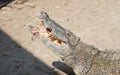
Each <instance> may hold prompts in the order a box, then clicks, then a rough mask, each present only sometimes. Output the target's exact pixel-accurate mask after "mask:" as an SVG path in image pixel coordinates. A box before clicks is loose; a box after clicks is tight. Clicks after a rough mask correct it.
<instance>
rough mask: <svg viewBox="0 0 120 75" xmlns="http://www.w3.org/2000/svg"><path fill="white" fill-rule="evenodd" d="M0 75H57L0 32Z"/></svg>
mask: <svg viewBox="0 0 120 75" xmlns="http://www.w3.org/2000/svg"><path fill="white" fill-rule="evenodd" d="M0 75H59V74H58V73H57V72H56V71H54V69H52V68H50V67H48V66H47V65H46V64H45V63H43V62H42V61H41V60H38V59H37V58H36V57H34V56H33V55H32V54H31V53H30V52H28V51H27V50H26V49H25V48H23V47H22V46H20V45H19V44H18V43H16V42H15V41H14V40H13V39H11V37H9V36H8V35H7V34H6V33H5V32H3V31H1V30H0Z"/></svg>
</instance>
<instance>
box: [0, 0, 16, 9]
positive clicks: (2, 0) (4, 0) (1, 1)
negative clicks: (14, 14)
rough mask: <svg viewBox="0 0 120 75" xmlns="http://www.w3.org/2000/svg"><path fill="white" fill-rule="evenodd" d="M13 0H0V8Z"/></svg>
mask: <svg viewBox="0 0 120 75" xmlns="http://www.w3.org/2000/svg"><path fill="white" fill-rule="evenodd" d="M13 1H14V0H0V9H1V8H2V7H4V6H6V5H7V4H9V3H11V2H13Z"/></svg>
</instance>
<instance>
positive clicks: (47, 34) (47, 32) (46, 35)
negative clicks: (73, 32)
mask: <svg viewBox="0 0 120 75" xmlns="http://www.w3.org/2000/svg"><path fill="white" fill-rule="evenodd" d="M42 30H43V31H42V32H39V36H41V37H43V38H46V39H48V40H49V41H51V42H52V43H54V44H56V45H61V44H62V40H59V39H57V38H56V37H55V36H54V35H53V34H52V29H50V28H46V27H44V29H42Z"/></svg>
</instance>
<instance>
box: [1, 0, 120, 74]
mask: <svg viewBox="0 0 120 75" xmlns="http://www.w3.org/2000/svg"><path fill="white" fill-rule="evenodd" d="M41 9H44V10H45V11H46V12H47V13H48V14H49V15H50V17H51V18H52V19H54V20H55V21H56V22H57V23H59V24H60V25H61V26H63V27H65V28H67V29H69V30H71V31H72V32H73V33H75V34H76V35H77V36H79V37H80V38H81V40H83V41H84V42H86V43H88V44H92V45H94V46H96V47H98V48H99V49H101V50H104V49H111V50H112V49H114V50H115V49H120V1H119V0H15V1H13V2H11V3H10V4H8V5H7V6H5V7H3V8H1V9H0V75H74V74H73V72H72V71H71V70H70V69H69V68H68V67H67V66H66V65H64V64H63V63H62V62H61V60H60V58H59V57H57V56H56V55H55V54H54V53H53V52H51V51H50V50H49V49H48V48H47V47H46V46H44V45H43V44H42V43H40V42H39V41H38V40H35V41H32V40H31V33H30V32H29V28H28V26H29V25H33V26H38V25H39V19H38V17H37V13H38V11H39V10H41Z"/></svg>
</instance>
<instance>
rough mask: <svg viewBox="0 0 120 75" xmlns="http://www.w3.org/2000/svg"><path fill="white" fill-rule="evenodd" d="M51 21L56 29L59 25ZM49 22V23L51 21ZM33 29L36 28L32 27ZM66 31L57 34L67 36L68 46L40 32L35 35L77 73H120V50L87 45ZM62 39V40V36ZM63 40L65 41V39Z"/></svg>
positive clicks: (95, 74) (119, 74)
mask: <svg viewBox="0 0 120 75" xmlns="http://www.w3.org/2000/svg"><path fill="white" fill-rule="evenodd" d="M47 21H48V20H45V19H44V22H46V23H47ZM49 21H50V25H54V26H53V27H54V29H56V27H58V26H57V23H56V24H55V23H54V21H53V20H49ZM52 22H53V23H52ZM47 24H48V25H49V23H47ZM62 28H63V27H62ZM31 29H34V28H33V27H31ZM57 29H58V28H57ZM63 29H64V28H63ZM56 31H57V30H56ZM64 31H65V34H64V33H61V32H60V31H59V33H58V34H55V36H63V37H66V38H67V41H65V42H66V43H69V44H70V45H67V44H66V45H67V46H68V47H66V46H65V44H61V45H56V44H54V43H53V42H52V41H50V40H48V38H44V37H42V36H40V35H38V34H36V35H35V36H36V37H37V38H38V39H39V40H40V41H41V42H42V43H44V44H45V45H46V46H47V47H48V48H50V49H51V50H52V51H53V52H54V53H55V54H57V55H58V56H59V57H60V58H61V59H62V60H63V62H64V63H65V64H67V65H69V66H70V67H72V68H73V70H74V72H75V74H76V75H120V50H117V51H118V52H112V51H109V50H105V51H100V50H99V49H98V48H95V47H94V46H91V45H87V44H86V43H84V42H82V41H81V40H77V41H76V38H78V37H77V36H76V35H75V34H73V33H72V32H71V31H68V30H66V29H64ZM66 31H67V32H66ZM54 32H55V31H54ZM54 32H52V33H54ZM66 33H67V34H66ZM59 34H60V35H59ZM62 34H64V35H62ZM52 35H54V34H52ZM63 39H64V38H63ZM60 40H62V38H61V39H60ZM62 41H63V42H64V40H62ZM69 46H71V47H69ZM69 48H71V49H69Z"/></svg>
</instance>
